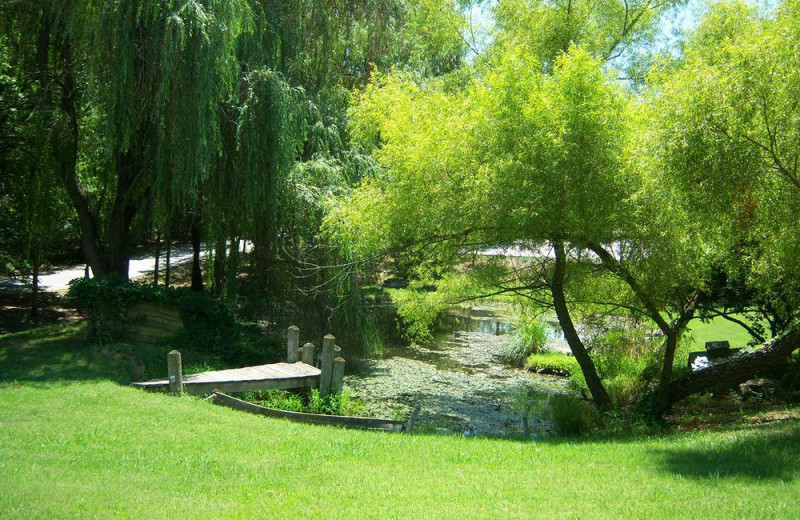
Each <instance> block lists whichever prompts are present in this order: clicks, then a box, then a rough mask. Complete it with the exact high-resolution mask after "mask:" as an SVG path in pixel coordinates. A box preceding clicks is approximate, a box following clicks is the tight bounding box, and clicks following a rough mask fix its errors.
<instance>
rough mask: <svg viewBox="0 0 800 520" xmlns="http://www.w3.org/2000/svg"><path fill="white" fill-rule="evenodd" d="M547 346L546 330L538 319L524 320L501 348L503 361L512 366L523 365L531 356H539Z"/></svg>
mask: <svg viewBox="0 0 800 520" xmlns="http://www.w3.org/2000/svg"><path fill="white" fill-rule="evenodd" d="M546 344H547V329H545V326H544V325H543V324H542V322H541V321H539V320H538V319H525V320H524V321H522V322H521V323H519V324H518V325H517V328H516V329H515V330H514V331H513V332H512V333H511V334H510V338H509V341H508V343H506V345H505V347H504V348H503V354H502V356H503V360H504V361H505V362H506V363H509V364H511V365H514V366H523V365H525V363H526V361H527V359H528V358H529V357H530V356H531V354H539V353H540V352H541V351H542V350H543V349H544V347H545V345H546Z"/></svg>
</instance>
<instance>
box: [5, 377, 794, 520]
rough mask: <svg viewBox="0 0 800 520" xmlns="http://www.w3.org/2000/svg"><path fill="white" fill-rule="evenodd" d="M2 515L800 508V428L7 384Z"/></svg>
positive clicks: (786, 513)
mask: <svg viewBox="0 0 800 520" xmlns="http://www.w3.org/2000/svg"><path fill="white" fill-rule="evenodd" d="M0 446H1V447H0V479H2V482H3V491H2V493H0V517H4V518H15V517H18V518H177V517H182V518H796V513H797V511H799V510H800V493H798V491H800V484H799V481H798V477H800V464H798V463H800V429H799V428H798V424H797V423H782V424H774V425H771V426H768V427H762V428H753V429H748V430H740V431H730V432H725V433H708V432H703V433H695V434H688V435H680V436H670V437H663V438H655V439H630V440H620V441H607V440H606V441H602V440H589V441H583V442H563V441H558V440H554V441H530V442H520V441H503V440H496V439H494V440H490V439H475V438H460V437H441V436H425V435H410V436H409V435H397V434H383V433H371V432H357V431H344V430H338V429H332V428H322V427H313V426H306V425H300V424H294V423H288V422H283V421H280V420H270V419H265V418H260V417H255V416H249V415H246V414H243V413H240V412H234V411H231V410H227V409H222V408H217V407H214V406H213V405H211V404H209V403H206V402H203V401H200V400H197V399H194V398H183V399H175V398H170V397H168V396H165V395H158V394H148V393H144V392H140V391H137V390H134V389H131V388H125V387H121V386H119V385H116V384H113V383H110V382H87V383H79V384H73V385H68V386H63V385H52V386H42V385H37V386H30V385H22V386H6V387H5V388H4V389H2V390H0Z"/></svg>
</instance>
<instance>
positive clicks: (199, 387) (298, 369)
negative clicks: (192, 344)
mask: <svg viewBox="0 0 800 520" xmlns="http://www.w3.org/2000/svg"><path fill="white" fill-rule="evenodd" d="M319 376H320V370H319V369H318V368H316V367H312V366H310V365H307V364H305V363H302V362H297V363H273V364H267V365H256V366H251V367H242V368H231V369H227V370H212V371H209V372H201V373H198V374H189V375H186V376H184V378H183V383H184V388H185V390H186V392H188V393H190V394H210V393H212V392H213V391H214V390H221V391H226V392H249V391H254V390H268V389H270V388H283V389H287V388H310V387H315V386H317V385H318V384H319ZM133 386H135V387H137V388H144V389H156V388H165V387H168V386H169V381H168V380H167V379H153V380H150V381H141V382H138V383H133Z"/></svg>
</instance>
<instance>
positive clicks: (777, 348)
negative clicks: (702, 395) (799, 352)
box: [656, 325, 800, 417]
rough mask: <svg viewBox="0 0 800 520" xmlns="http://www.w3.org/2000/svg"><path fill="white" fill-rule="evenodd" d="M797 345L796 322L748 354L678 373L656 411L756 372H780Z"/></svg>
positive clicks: (659, 412)
mask: <svg viewBox="0 0 800 520" xmlns="http://www.w3.org/2000/svg"><path fill="white" fill-rule="evenodd" d="M798 347H800V325H798V326H795V327H794V328H792V329H790V330H789V331H788V332H787V333H785V334H784V335H783V336H781V337H779V338H777V339H774V340H773V341H772V342H771V343H769V344H768V345H767V346H765V347H764V348H761V349H759V350H757V351H755V352H753V353H752V354H747V355H744V356H741V357H739V358H736V359H733V360H731V361H728V362H725V363H720V364H718V365H713V366H710V367H708V368H704V369H702V370H698V371H697V372H692V373H691V374H687V375H685V376H682V377H679V378H678V379H675V380H674V381H672V382H670V384H669V393H668V395H669V399H668V401H667V402H666V403H659V406H658V408H657V409H656V415H657V416H658V417H660V416H662V415H664V413H666V412H667V410H669V408H670V407H671V406H672V405H674V404H675V403H677V402H679V401H681V400H683V399H685V398H686V397H688V396H690V395H692V394H696V393H698V392H705V391H708V390H713V389H715V388H730V387H731V386H734V385H736V384H739V383H742V382H744V381H747V380H748V379H751V378H753V377H755V376H756V375H759V374H764V373H773V372H777V373H780V372H782V371H784V370H786V368H787V367H788V366H789V365H790V364H791V355H792V352H794V351H795V350H796V349H797V348H798Z"/></svg>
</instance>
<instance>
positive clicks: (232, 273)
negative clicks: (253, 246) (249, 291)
mask: <svg viewBox="0 0 800 520" xmlns="http://www.w3.org/2000/svg"><path fill="white" fill-rule="evenodd" d="M238 270H239V238H238V237H234V238H231V248H230V253H229V254H228V273H227V274H226V281H227V284H226V286H227V287H226V289H225V300H226V301H227V303H228V306H229V307H230V308H233V305H234V304H235V303H236V293H237V287H236V272H237V271H238Z"/></svg>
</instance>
